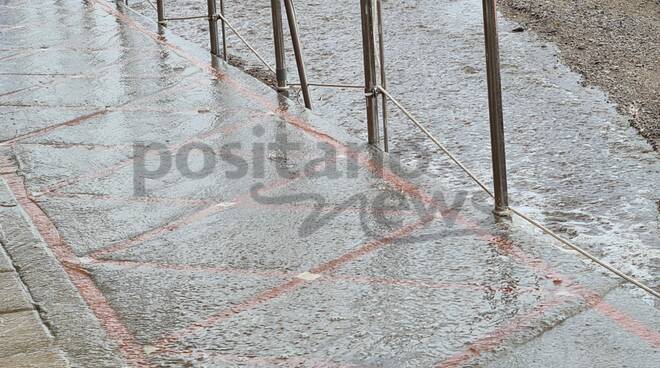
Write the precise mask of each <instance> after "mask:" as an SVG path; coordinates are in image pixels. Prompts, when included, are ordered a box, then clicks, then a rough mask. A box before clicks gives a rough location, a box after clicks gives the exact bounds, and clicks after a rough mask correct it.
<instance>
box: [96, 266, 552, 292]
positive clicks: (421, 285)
mask: <svg viewBox="0 0 660 368" xmlns="http://www.w3.org/2000/svg"><path fill="white" fill-rule="evenodd" d="M90 263H91V264H95V265H96V264H98V265H114V266H119V267H125V268H149V269H156V270H172V271H180V272H197V273H211V274H227V275H241V276H258V277H268V278H292V277H296V276H297V275H298V274H299V273H298V272H282V271H276V270H260V269H245V268H234V267H215V266H207V265H194V264H172V263H163V262H145V261H134V260H124V259H122V260H113V259H91V260H90ZM320 276H321V277H320V278H318V279H317V280H319V281H322V282H328V283H341V282H348V283H354V284H362V285H386V286H397V287H409V288H415V289H447V290H448V289H457V290H463V291H470V292H480V293H483V292H496V291H499V292H501V293H502V294H511V293H513V292H514V290H512V289H508V288H496V287H491V286H490V285H480V284H478V283H465V282H436V281H426V280H413V279H392V278H383V277H363V276H352V275H350V274H346V275H345V274H333V273H328V274H323V275H320ZM539 291H541V292H542V290H541V289H538V288H534V287H526V288H520V289H516V290H515V293H516V294H523V293H535V292H539Z"/></svg>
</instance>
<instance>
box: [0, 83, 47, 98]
mask: <svg viewBox="0 0 660 368" xmlns="http://www.w3.org/2000/svg"><path fill="white" fill-rule="evenodd" d="M38 87H41V85H40V84H35V85H32V86H28V87H23V88H19V89H15V90H13V91H9V92H5V93H0V97H4V96H10V95H13V94H15V93H19V92H23V91H27V90H30V89H36V88H38Z"/></svg>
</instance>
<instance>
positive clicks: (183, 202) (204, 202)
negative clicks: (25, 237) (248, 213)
mask: <svg viewBox="0 0 660 368" xmlns="http://www.w3.org/2000/svg"><path fill="white" fill-rule="evenodd" d="M48 197H50V198H79V199H83V198H84V199H97V200H109V201H125V202H143V203H167V204H172V205H175V206H191V205H193V206H211V205H214V204H219V203H222V201H218V200H212V199H194V198H175V197H154V196H148V197H136V196H120V195H111V194H95V193H75V192H73V193H68V192H67V193H64V192H51V193H48Z"/></svg>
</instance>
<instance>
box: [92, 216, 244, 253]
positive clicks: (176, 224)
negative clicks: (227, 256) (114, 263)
mask: <svg viewBox="0 0 660 368" xmlns="http://www.w3.org/2000/svg"><path fill="white" fill-rule="evenodd" d="M230 206H231V204H230V203H217V204H212V205H210V206H207V207H204V208H203V209H202V210H200V211H195V212H193V213H192V214H189V215H186V216H183V217H182V218H179V219H178V220H175V221H172V222H170V223H167V224H165V225H163V226H159V227H156V228H153V229H151V230H148V231H146V232H143V233H141V234H139V235H137V236H134V237H131V238H128V239H126V240H123V241H120V242H118V243H115V244H113V245H111V246H109V247H106V248H103V249H100V250H97V251H94V252H92V253H91V254H89V255H88V257H91V258H100V257H103V256H105V255H107V254H110V253H115V252H119V251H122V250H126V249H128V248H131V247H133V246H135V245H138V244H141V243H143V242H145V241H147V240H150V239H153V238H155V237H157V236H159V235H162V234H166V233H168V232H170V231H174V230H176V229H179V228H181V227H183V226H185V225H188V224H191V223H194V222H195V221H197V220H201V219H204V218H206V217H208V216H210V215H212V214H214V213H218V212H220V211H223V210H224V209H226V208H228V207H230Z"/></svg>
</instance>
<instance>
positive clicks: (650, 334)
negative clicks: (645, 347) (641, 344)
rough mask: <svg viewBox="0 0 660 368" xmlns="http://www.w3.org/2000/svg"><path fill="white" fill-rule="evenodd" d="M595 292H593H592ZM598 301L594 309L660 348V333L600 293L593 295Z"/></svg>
mask: <svg viewBox="0 0 660 368" xmlns="http://www.w3.org/2000/svg"><path fill="white" fill-rule="evenodd" d="M592 294H593V293H592ZM593 298H594V299H595V301H596V304H595V305H594V309H595V310H596V311H598V312H599V313H600V314H602V315H603V316H606V317H608V318H609V319H611V320H612V321H614V322H616V324H617V325H619V326H621V327H623V328H624V329H625V330H627V331H628V332H629V333H631V334H633V335H637V336H638V337H639V338H641V339H642V340H644V341H646V342H647V343H649V344H651V345H652V346H655V347H656V348H658V349H660V333H658V332H657V331H653V330H650V329H649V328H648V327H647V326H646V325H644V324H643V323H641V322H639V321H638V320H635V319H633V318H631V317H630V316H628V315H626V314H624V313H623V312H621V311H620V310H618V309H616V308H614V307H613V306H612V305H610V304H608V303H606V302H605V301H604V300H603V299H602V297H600V296H599V295H595V294H594V296H593Z"/></svg>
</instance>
